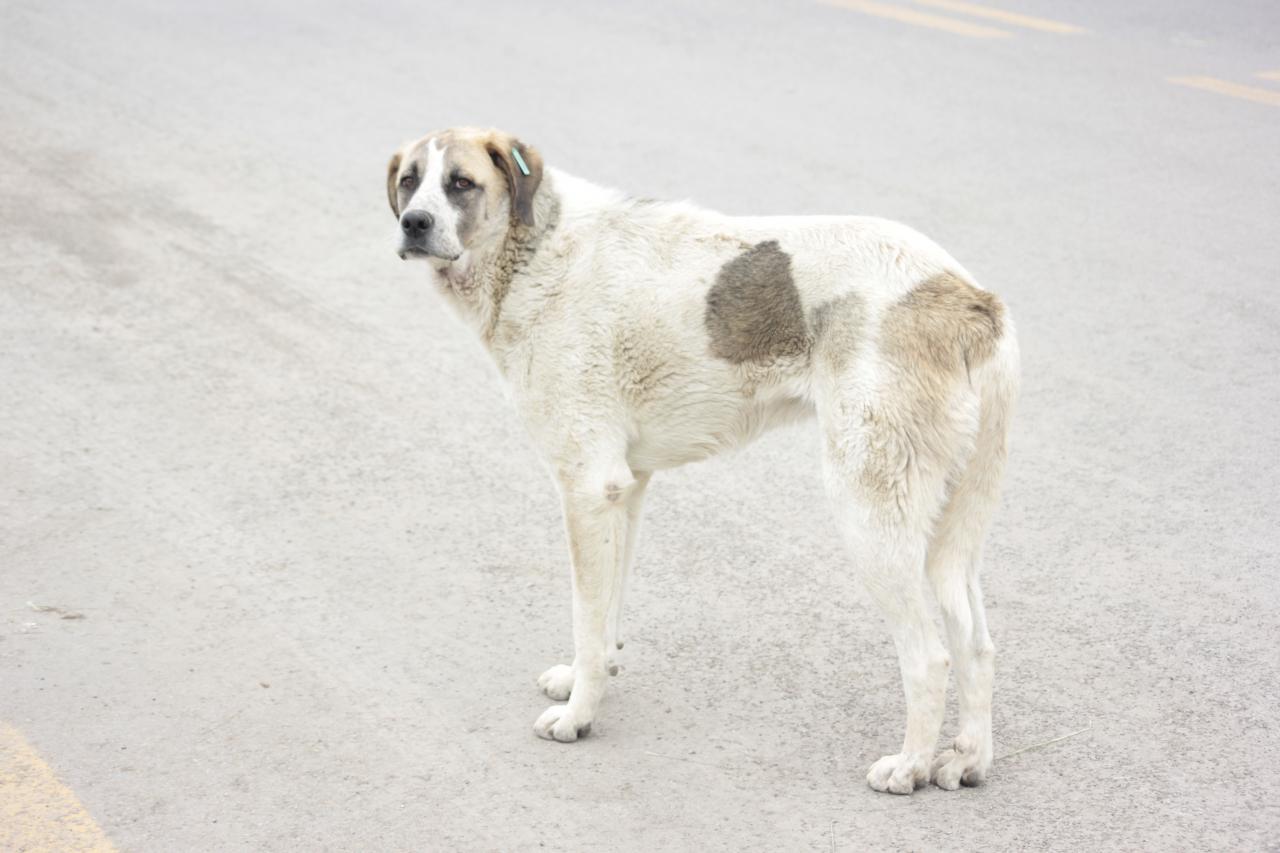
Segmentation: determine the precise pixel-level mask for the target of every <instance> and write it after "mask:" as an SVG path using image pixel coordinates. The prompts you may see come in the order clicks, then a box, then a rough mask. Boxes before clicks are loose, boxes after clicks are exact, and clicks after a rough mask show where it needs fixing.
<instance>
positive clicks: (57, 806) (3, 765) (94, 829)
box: [0, 723, 115, 853]
mask: <svg viewBox="0 0 1280 853" xmlns="http://www.w3.org/2000/svg"><path fill="white" fill-rule="evenodd" d="M0 850H31V851H36V850H50V851H53V850H56V851H59V853H61V851H93V853H114V851H115V847H113V846H112V845H111V842H110V841H109V840H107V836H106V835H105V834H104V833H103V832H102V830H101V829H100V828H99V827H98V825H97V824H96V823H94V822H93V818H92V817H90V816H89V813H88V812H87V811H85V810H84V806H82V805H80V801H79V800H77V799H76V795H75V794H73V793H71V790H70V789H69V788H68V787H67V786H66V785H63V784H62V783H61V782H59V781H58V777H57V775H56V774H55V773H54V772H53V769H52V768H50V767H49V765H48V764H45V763H44V760H43V759H41V758H40V756H39V755H38V754H36V751H35V750H34V749H32V748H31V744H29V743H27V741H26V740H25V739H24V738H23V737H22V735H21V734H19V733H18V730H17V729H15V728H13V727H12V726H6V725H5V724H4V723H0Z"/></svg>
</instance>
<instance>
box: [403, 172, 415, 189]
mask: <svg viewBox="0 0 1280 853" xmlns="http://www.w3.org/2000/svg"><path fill="white" fill-rule="evenodd" d="M417 182H418V179H417V178H415V177H414V176H413V175H405V176H404V177H403V178H401V179H400V188H401V189H404V190H411V189H413V185H414V184H416V183H417Z"/></svg>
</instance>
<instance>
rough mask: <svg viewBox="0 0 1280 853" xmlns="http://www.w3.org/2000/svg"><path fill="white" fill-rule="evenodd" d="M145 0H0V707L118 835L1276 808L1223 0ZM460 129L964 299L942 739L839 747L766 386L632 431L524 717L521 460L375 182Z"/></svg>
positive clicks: (865, 835) (856, 645)
mask: <svg viewBox="0 0 1280 853" xmlns="http://www.w3.org/2000/svg"><path fill="white" fill-rule="evenodd" d="M177 5H179V4H165V3H158V2H145V0H137V2H134V0H127V2H112V3H105V4H104V3H88V2H85V3H79V4H76V3H63V2H57V3H45V2H40V3H36V2H9V3H6V4H4V5H3V7H2V8H0V239H2V241H3V242H2V247H3V254H2V255H0V406H2V414H0V723H4V724H7V725H9V726H11V727H13V728H14V729H15V730H17V731H18V732H20V733H21V735H22V736H23V737H24V738H25V740H26V741H27V742H28V743H29V744H30V745H31V747H32V748H33V749H34V750H35V751H36V752H37V753H38V754H39V755H40V756H41V757H42V758H43V760H44V761H46V762H47V763H48V765H49V766H50V767H51V768H52V769H53V771H55V772H56V774H57V776H58V777H59V778H60V779H61V780H62V781H63V782H64V783H65V784H66V786H67V788H68V789H70V790H71V791H73V792H74V794H75V796H76V797H77V798H78V799H79V801H80V802H81V803H82V804H83V806H84V808H85V809H87V811H88V812H89V813H90V814H91V815H92V817H93V819H94V820H95V821H96V822H97V823H98V824H99V825H100V826H101V828H102V829H103V830H104V831H105V832H106V834H107V835H108V836H109V837H110V838H111V839H112V841H113V842H114V843H115V845H117V846H118V847H119V848H120V849H122V850H148V851H150V850H155V851H177V850H436V849H441V850H442V849H532V848H539V847H546V848H550V849H564V850H584V849H617V850H652V849H664V848H665V849H691V850H701V849H715V850H720V849H723V850H792V849H818V850H831V849H839V850H870V849H884V850H893V849H913V850H931V849H948V850H965V849H984V850H1017V849H1060V850H1072V849H1075V850H1079V849H1091V850H1097V849H1129V850H1135V849H1204V848H1209V849H1263V848H1273V849H1274V848H1276V847H1277V845H1278V844H1280V840H1278V838H1280V806H1278V805H1277V804H1278V802H1280V769H1278V768H1280V761H1278V756H1280V697H1278V696H1277V693H1278V692H1280V690H1278V685H1280V653H1278V652H1277V645H1278V643H1277V641H1278V639H1280V610H1278V608H1277V605H1278V604H1280V576H1278V573H1280V559H1278V557H1277V551H1278V546H1280V535H1278V534H1277V523H1276V515H1275V506H1276V503H1277V499H1280V429H1277V426H1276V420H1277V417H1278V416H1280V380H1277V375H1276V374H1277V364H1278V357H1280V290H1278V289H1277V284H1280V279H1278V270H1280V239H1278V235H1280V158H1278V157H1277V156H1276V155H1277V152H1280V107H1277V106H1275V105H1270V104H1268V103H1265V102H1264V101H1250V100H1245V99H1241V98H1239V97H1230V96H1227V95H1225V94H1220V93H1216V92H1214V91H1205V90H1199V89H1194V88H1189V87H1187V86H1180V85H1176V84H1173V83H1170V82H1168V78H1171V77H1186V76H1209V77H1213V78H1218V79H1221V80H1225V81H1229V82H1230V81H1233V82H1234V83H1236V84H1240V85H1246V86H1250V87H1254V88H1257V89H1260V90H1266V89H1268V88H1269V89H1270V90H1271V91H1275V92H1280V82H1275V81H1267V80H1266V79H1264V78H1259V77H1257V76H1256V75H1257V74H1258V73H1259V72H1264V71H1268V70H1275V69H1280V38H1277V33H1280V11H1278V9H1277V6H1276V5H1275V3H1273V2H1269V1H1268V2H1251V3H1237V4H1231V5H1230V6H1228V4H1210V3H1191V2H1185V0H1177V1H1176V2H1171V3H1165V2H1156V0H1146V1H1145V2H1141V3H1136V4H1123V9H1121V8H1116V6H1118V5H1120V4H1112V3H1107V2H1101V0H1091V1H1090V2H1081V3H1075V4H1067V3H1061V2H1058V3H1054V2H1051V0H1009V2H1008V3H1007V4H1003V5H1001V8H1016V9H1017V10H1018V11H1020V12H1023V13H1026V14H1030V15H1036V16H1043V17H1046V18H1052V19H1054V20H1061V21H1066V22H1068V23H1071V24H1075V25H1078V26H1080V27H1083V28H1085V29H1086V30H1088V32H1086V33H1080V34H1074V35H1065V34H1059V33H1052V32H1044V31H1037V30H1031V29H1026V28H1024V27H1019V26H1012V25H1009V24H1007V23H1004V22H1001V21H999V20H993V19H985V20H980V19H976V18H971V17H967V16H965V15H963V14H960V13H956V12H953V11H948V10H943V9H937V8H926V7H924V6H919V5H912V4H910V3H907V2H905V0H902V2H899V0H883V5H900V6H903V7H906V6H910V7H911V8H912V9H915V10H917V11H921V12H927V13H930V14H937V15H942V16H946V17H948V18H955V19H961V18H963V19H965V20H968V21H971V22H977V23H982V24H983V25H986V26H990V27H996V28H999V29H1001V30H1002V31H1008V32H1009V33H1010V34H1011V35H1010V37H1007V38H991V39H979V38H971V37H967V36H964V35H960V34H957V33H954V32H950V31H946V30H939V29H935V28H932V27H929V26H922V25H917V24H913V23H908V22H904V21H898V20H892V19H887V18H884V17H880V16H878V15H874V14H868V13H867V12H866V11H865V9H863V10H862V11H859V10H857V9H852V8H841V7H836V6H828V5H821V4H818V3H814V2H801V0H794V2H778V3H763V2H730V0H716V2H710V3H704V4H698V5H697V6H691V7H689V8H686V7H685V6H684V5H683V4H678V3H675V2H671V0H660V2H652V3H645V4H612V3H590V2H585V0H583V1H582V2H566V3H554V4H553V3H538V2H523V3H517V2H498V3H491V2H486V3H468V4H462V3H458V4H432V3H403V2H399V0H391V2H382V3H377V4H368V5H367V6H366V7H364V8H359V7H356V6H354V5H353V6H336V5H328V4H310V5H308V6H306V7H305V8H293V7H291V6H289V5H283V4H265V5H264V4H260V3H248V2H220V3H202V4H194V3H193V4H182V5H183V6H184V8H182V10H181V11H178V10H177V9H176V8H175V7H176V6H177ZM462 123H468V124H494V125H499V126H502V127H504V128H506V129H510V130H512V131H514V132H516V133H517V134H519V135H520V136H521V137H522V138H523V139H525V140H526V141H528V142H529V143H531V144H533V145H535V146H537V147H538V148H539V149H540V150H541V151H542V153H543V155H544V156H545V158H546V159H547V161H548V162H550V163H552V164H555V165H557V166H560V167H561V168H564V169H567V170H569V171H573V172H576V173H578V174H581V175H583V176H585V177H589V178H592V179H595V180H597V181H600V182H603V183H608V184H613V185H617V186H621V187H624V188H626V189H628V190H630V191H632V192H634V193H636V194H641V195H652V196H660V197H688V198H692V199H694V200H696V201H698V202H700V203H703V204H705V205H708V206H711V207H716V208H719V209H722V210H725V211H728V212H732V213H766V212H768V213H868V214H877V215H882V216H887V217H891V218H895V219H901V220H903V221H905V222H908V223H910V224H912V225H913V226H915V227H917V228H919V229H921V230H923V231H924V232H925V233H927V234H929V235H931V236H932V237H934V238H935V239H937V240H938V241H939V242H940V243H941V244H942V245H944V246H945V247H947V248H948V249H949V250H950V251H951V252H952V253H953V254H954V255H955V256H956V257H957V258H959V259H960V260H961V262H962V263H964V264H965V265H966V267H967V268H968V269H969V270H970V271H972V272H973V273H974V274H975V275H976V276H977V277H978V279H979V280H980V281H981V282H983V283H984V284H985V285H986V286H987V287H989V288H991V289H993V290H995V291H997V292H998V293H1000V294H1001V295H1002V296H1003V297H1004V298H1005V299H1006V301H1007V302H1008V303H1009V304H1010V306H1011V308H1012V310H1013V312H1014V315H1015V317H1016V318H1017V322H1018V328H1019V334H1020V338H1021V342H1022V350H1023V359H1024V362H1023V364H1024V393H1023V398H1022V402H1021V406H1020V410H1019V415H1018V420H1017V423H1016V430H1015V432H1016V434H1015V446H1014V454H1013V458H1012V463H1011V466H1010V473H1009V478H1008V487H1007V490H1006V496H1005V500H1004V506H1003V508H1002V510H1001V513H1000V515H999V517H998V519H997V522H996V524H995V528H994V530H993V532H992V536H991V544H990V547H989V549H988V550H989V555H988V565H987V574H986V577H987V581H986V588H987V591H988V596H989V601H990V618H991V624H992V631H993V635H994V638H995V642H996V645H997V648H998V650H999V651H998V660H997V706H996V713H995V733H996V738H997V745H996V754H997V756H998V760H997V762H996V765H995V768H994V771H993V773H992V777H991V780H990V783H989V784H988V785H986V786H985V787H983V788H980V789H973V790H961V791H959V792H955V793H948V792H944V791H940V790H937V789H933V788H929V789H924V790H921V791H919V792H917V793H916V795H915V796H913V797H911V798H896V797H891V796H887V795H882V794H876V793H874V792H872V791H871V790H870V789H868V788H867V787H866V784H865V782H864V774H865V771H866V768H867V766H868V765H869V764H870V763H871V762H872V761H873V760H874V759H876V758H878V757H879V756H880V755H882V754H884V753H886V752H890V751H893V750H895V749H896V748H897V746H898V743H899V738H900V736H901V725H902V708H901V697H900V689H901V688H900V683H899V680H898V673H897V667H896V663H895V661H894V658H893V652H892V646H891V643H890V641H889V638H888V636H887V635H886V633H885V631H884V629H883V627H882V625H881V623H880V621H879V617H878V615H877V614H876V613H875V611H874V610H873V608H872V606H871V605H870V604H869V602H867V601H866V600H865V598H864V597H863V595H862V594H861V591H860V590H859V589H858V588H857V586H856V584H855V583H854V582H853V580H852V578H851V576H850V573H849V570H848V567H847V563H846V561H845V557H844V555H843V553H842V550H841V547H840V544H839V542H838V539H837V536H836V533H835V530H834V527H833V525H832V524H831V523H830V522H829V519H828V516H827V512H826V509H825V506H824V504H823V497H822V494H821V489H820V484H819V482H818V477H817V471H818V464H817V457H816V452H815V451H816V442H815V440H814V436H813V434H812V433H811V431H810V430H808V429H805V428H796V429H792V430H789V431H783V432H779V433H774V434H771V435H769V436H767V437H766V438H765V439H764V440H763V441H762V442H760V443H759V444H758V445H756V446H754V447H753V448H752V449H750V450H748V451H746V452H743V453H741V454H739V455H736V456H733V457H731V458H725V459H720V460H715V461H712V462H709V463H705V464H701V465H698V466H694V467H690V468H686V469H682V470H680V471H676V472H671V473H669V474H666V475H665V476H661V477H660V478H658V479H656V480H655V484H654V486H653V488H652V489H651V499H650V501H649V507H650V510H649V513H648V516H647V527H646V532H645V538H644V540H643V542H642V544H641V547H640V552H639V567H638V577H637V579H636V582H635V586H634V593H633V594H632V596H631V599H630V601H629V608H628V613H627V616H626V623H627V625H628V626H629V629H628V632H627V634H628V644H627V647H626V650H625V652H624V653H623V665H624V667H625V672H624V673H623V674H622V675H621V676H620V677H619V678H617V679H614V680H613V682H612V685H611V692H610V694H609V696H608V697H607V698H606V700H605V704H604V708H603V712H602V717H601V718H600V719H599V720H598V722H597V723H596V726H595V728H594V730H593V732H592V735H591V737H589V738H587V739H586V740H584V741H582V742H580V743H578V744H575V745H573V746H563V745H559V744H552V743H547V742H543V741H539V740H537V739H536V738H535V737H534V735H533V733H532V724H533V721H534V719H535V718H536V717H537V715H538V714H539V712H541V710H542V709H543V708H544V707H545V705H546V704H547V700H546V699H545V698H544V697H542V696H540V695H539V693H538V691H537V689H536V687H535V684H534V680H535V678H536V676H537V675H538V673H540V672H541V671H542V670H543V669H544V668H545V667H547V666H549V665H550V664H552V663H556V662H561V661H565V660H567V657H568V653H569V650H570V640H571V638H570V632H569V598H568V576H567V569H566V567H565V559H564V555H563V553H562V551H563V543H562V534H561V528H560V521H559V517H558V509H557V502H556V499H555V496H554V492H553V490H552V488H551V486H550V483H549V480H548V478H547V476H546V475H545V473H544V472H543V471H542V470H541V469H540V467H539V464H538V462H537V461H536V459H535V457H534V454H533V452H532V450H531V449H530V447H529V444H528V442H527V440H526V439H525V437H524V436H523V434H522V433H521V431H520V429H519V427H518V425H517V424H516V422H515V419H514V417H513V416H512V415H511V414H510V413H509V412H508V407H507V404H506V402H505V400H504V398H503V395H502V391H501V389H500V387H499V384H498V381H497V379H496V377H495V376H494V375H493V372H492V369H491V368H490V367H488V366H487V364H486V363H485V361H484V357H483V356H482V354H481V352H480V349H479V346H478V344H476V343H475V342H474V341H473V340H471V339H470V337H469V335H468V333H467V332H466V331H465V330H463V329H462V328H461V327H459V326H457V325H455V323H454V322H453V321H452V320H451V319H450V318H449V316H447V314H446V313H445V311H444V310H443V308H442V306H441V305H439V304H438V303H437V302H436V301H435V299H434V297H433V295H432V294H431V293H430V292H429V290H428V288H427V286H426V283H425V281H424V280H423V276H424V275H425V270H424V268H423V267H420V266H411V265H405V264H402V263H401V262H400V261H399V260H398V259H397V258H396V256H395V254H394V252H393V251H392V243H391V232H392V229H393V220H392V217H391V215H390V213H389V211H388V210H387V209H386V202H385V198H384V190H383V180H384V167H385V164H386V160H387V158H388V157H389V155H390V154H391V152H392V150H393V149H394V148H395V146H397V145H398V144H399V143H401V142H402V141H404V140H406V139H408V138H411V137H414V136H417V135H419V134H421V133H423V132H425V131H427V130H429V129H432V128H435V127H438V126H443V125H450V124H462ZM29 602H30V603H31V604H34V605H35V606H36V607H40V606H54V607H59V608H62V609H63V610H64V611H66V612H69V613H74V614H80V615H81V616H82V617H83V618H79V619H63V618H60V616H61V615H63V614H60V613H58V612H56V611H48V610H46V611H37V610H35V609H32V607H31V606H29V604H28V603H29ZM951 716H952V718H953V717H954V709H953V710H952V714H951ZM948 725H950V723H949V724H948ZM1081 730H1083V731H1081ZM1074 732H1079V733H1078V734H1075V735H1074V736H1072V737H1069V738H1067V739H1065V740H1061V741H1059V742H1057V743H1052V744H1048V745H1044V746H1042V747H1040V748H1038V749H1032V750H1028V751H1025V752H1020V753H1019V754H1017V755H1012V756H1010V755H1009V753H1013V752H1015V751H1018V750H1021V749H1023V748H1025V747H1031V746H1036V745H1042V744H1045V742H1046V741H1050V740H1052V739H1054V738H1058V737H1060V736H1062V735H1067V734H1071V733H1074ZM21 796H22V792H21V791H17V790H14V789H13V786H10V788H9V789H8V790H5V789H0V798H4V797H9V798H20V797H21ZM13 801H15V800H13V799H11V802H13ZM4 832H5V829H4V828H3V827H0V848H3V847H4V844H5V842H4V840H3V839H4V838H5V835H4ZM13 837H16V836H13ZM10 843H11V844H17V843H18V842H15V841H12V838H11V841H10Z"/></svg>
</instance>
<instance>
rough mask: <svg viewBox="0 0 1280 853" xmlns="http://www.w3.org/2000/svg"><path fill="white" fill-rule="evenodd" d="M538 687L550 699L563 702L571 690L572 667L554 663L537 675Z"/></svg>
mask: <svg viewBox="0 0 1280 853" xmlns="http://www.w3.org/2000/svg"><path fill="white" fill-rule="evenodd" d="M538 687H539V689H541V690H542V692H543V693H545V694H547V695H548V696H550V697H551V698H552V699H555V700H556V701H557V702H563V701H564V700H566V699H568V698H569V694H570V693H572V692H573V667H571V666H566V665H565V664H562V663H558V664H556V665H555V666H553V667H551V669H549V670H547V671H546V672H544V673H542V675H539V676H538Z"/></svg>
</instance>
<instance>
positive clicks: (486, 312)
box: [433, 180, 560, 349]
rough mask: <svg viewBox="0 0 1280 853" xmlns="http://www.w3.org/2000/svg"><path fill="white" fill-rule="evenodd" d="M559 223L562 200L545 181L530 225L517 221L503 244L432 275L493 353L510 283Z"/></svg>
mask: <svg viewBox="0 0 1280 853" xmlns="http://www.w3.org/2000/svg"><path fill="white" fill-rule="evenodd" d="M559 221H560V198H559V196H558V194H557V193H556V191H555V187H554V186H552V185H551V181H550V180H544V181H543V184H542V186H541V187H539V188H538V193H537V195H536V196H535V197H534V203H533V224H532V225H525V224H524V223H522V222H519V221H517V220H515V219H514V218H513V219H512V221H511V223H510V225H509V226H508V227H507V230H506V231H505V232H504V234H503V236H502V237H501V238H500V239H498V240H494V241H493V242H492V243H490V244H489V245H487V246H482V247H480V248H477V249H475V250H470V249H469V250H467V251H466V252H464V253H463V255H462V257H460V258H459V259H458V260H456V261H453V262H451V263H447V264H443V265H441V266H437V267H435V269H434V270H433V274H434V276H435V279H436V285H437V287H439V289H440V291H441V292H442V293H443V295H444V297H445V299H447V300H448V301H449V302H450V304H452V306H453V307H454V309H455V310H456V311H457V312H458V315H459V316H460V317H461V318H462V320H463V321H464V322H466V323H467V324H468V325H470V326H472V327H473V328H474V329H475V330H476V332H477V333H478V334H479V335H480V340H481V341H482V342H483V343H484V344H485V346H486V347H488V348H489V349H492V348H493V345H494V338H495V335H496V334H497V331H498V325H499V321H500V320H501V318H502V306H503V303H504V302H505V301H506V298H507V296H508V294H509V293H510V291H511V286H512V281H513V280H514V279H515V278H516V277H517V276H519V275H520V274H521V273H522V272H524V271H525V270H526V269H527V268H528V266H529V263H530V261H531V260H532V259H533V256H534V255H535V254H536V253H537V251H538V249H539V247H540V246H541V245H542V244H543V243H544V242H545V241H546V238H547V237H548V236H549V235H550V234H551V232H553V231H555V229H556V226H557V225H558V224H559Z"/></svg>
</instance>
